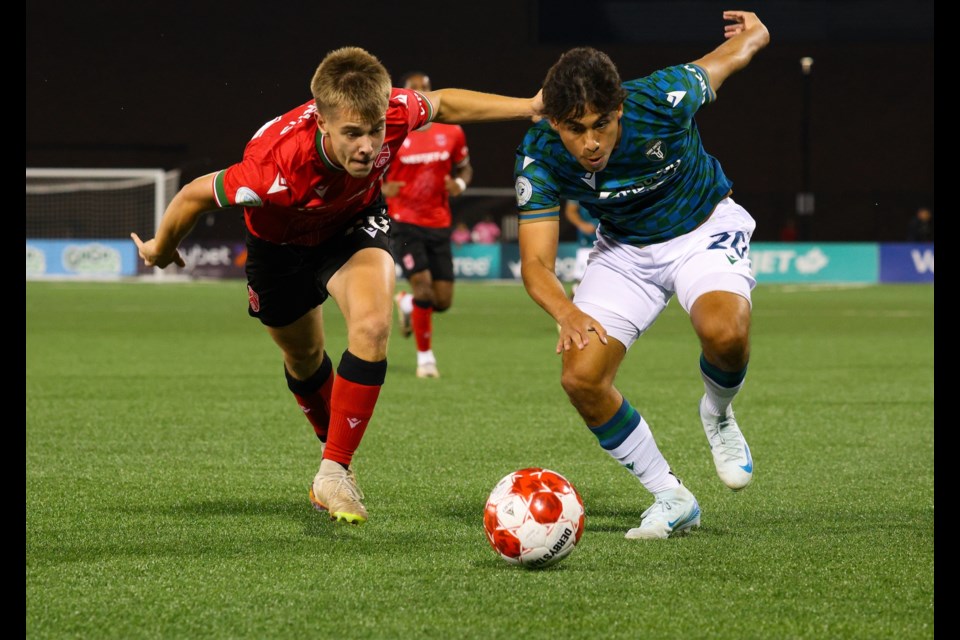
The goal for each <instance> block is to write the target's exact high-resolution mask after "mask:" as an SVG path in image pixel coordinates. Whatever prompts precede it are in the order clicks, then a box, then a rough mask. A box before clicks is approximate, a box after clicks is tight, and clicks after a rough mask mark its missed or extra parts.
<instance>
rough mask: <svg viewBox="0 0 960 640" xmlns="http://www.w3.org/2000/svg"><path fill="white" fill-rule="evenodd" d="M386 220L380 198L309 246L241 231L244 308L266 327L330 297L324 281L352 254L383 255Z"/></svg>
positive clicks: (288, 320)
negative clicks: (378, 251)
mask: <svg viewBox="0 0 960 640" xmlns="http://www.w3.org/2000/svg"><path fill="white" fill-rule="evenodd" d="M389 230H390V218H389V217H388V216H387V212H386V207H385V206H384V204H383V202H382V201H381V202H379V203H375V204H374V205H372V206H370V207H368V208H366V209H364V210H363V211H361V212H360V213H359V214H357V218H356V220H355V221H354V222H353V224H351V225H350V226H348V227H346V228H345V229H344V230H343V231H341V232H339V233H338V234H337V235H335V236H334V237H332V238H330V239H329V240H327V241H326V242H324V243H322V244H319V245H317V246H315V247H304V246H299V245H292V244H275V243H273V242H267V241H266V240H261V239H260V238H257V237H256V236H254V235H252V234H251V233H250V232H249V231H248V232H247V267H246V270H247V293H248V295H249V297H250V303H249V308H248V311H249V313H250V315H251V316H253V317H254V318H259V320H260V322H262V323H263V324H265V325H267V326H268V327H285V326H287V325H288V324H290V323H292V322H294V321H295V320H297V319H299V318H300V317H301V316H303V315H304V314H305V313H307V312H308V311H310V310H311V309H313V308H314V307H316V306H318V305H321V304H323V302H324V301H325V300H326V299H327V298H328V297H329V296H330V293H329V292H328V291H327V282H329V281H330V278H332V277H333V274H335V273H336V272H337V270H339V269H340V267H342V266H343V265H344V264H346V262H347V260H349V259H350V257H351V256H353V254H355V253H357V252H358V251H360V250H361V249H366V248H368V247H376V248H380V249H383V250H384V251H387V252H388V253H389V251H390V245H389V240H388V235H387V234H388V232H389Z"/></svg>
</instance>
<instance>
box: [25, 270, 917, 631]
mask: <svg viewBox="0 0 960 640" xmlns="http://www.w3.org/2000/svg"><path fill="white" fill-rule="evenodd" d="M26 306H27V309H26V412H27V418H26V469H25V475H26V589H25V595H26V635H27V637H29V638H204V639H207V638H296V639H301V638H304V639H305V638H341V637H355V638H400V639H403V638H444V639H446V638H504V639H511V640H512V639H514V638H549V639H555V638H591V639H604V640H606V639H608V638H649V639H653V638H731V639H737V640H745V639H751V638H818V639H819V638H863V639H869V640H873V639H877V638H897V639H903V638H930V637H933V633H934V611H933V603H934V367H933V354H934V335H933V333H934V332H933V329H934V313H933V311H934V289H933V287H932V286H928V285H922V286H908V285H895V286H873V287H859V288H857V287H851V288H843V287H835V288H820V289H818V288H805V287H782V286H781V287H775V286H769V285H768V286H760V287H758V288H757V289H756V290H755V291H754V319H753V352H752V358H751V363H750V368H749V373H748V376H747V381H746V385H745V387H744V390H743V392H742V393H741V395H740V396H739V397H738V398H737V400H736V404H735V406H736V410H737V417H738V420H739V422H740V425H741V427H742V428H743V431H744V433H745V435H746V437H747V440H748V442H749V443H750V447H751V451H752V453H753V456H754V461H755V466H756V470H755V474H754V482H753V484H752V485H750V486H749V487H748V488H747V489H746V490H744V491H742V492H739V493H733V492H731V491H730V490H728V489H726V487H725V486H724V485H723V484H722V483H721V482H720V480H719V479H718V478H717V477H716V473H715V471H714V468H713V463H712V459H711V456H710V453H709V450H708V447H707V442H706V439H705V437H704V435H703V430H702V428H701V426H700V422H699V419H698V415H697V402H698V399H699V397H700V395H701V394H702V382H701V380H700V376H699V373H698V364H697V363H698V356H699V348H698V344H697V340H696V337H695V335H694V333H693V331H692V329H691V328H690V325H689V320H688V319H687V317H686V315H685V314H684V313H683V311H682V310H681V309H680V307H679V305H678V304H677V303H676V301H673V302H672V303H671V304H670V306H669V307H668V309H667V311H666V312H665V313H664V314H663V315H662V316H661V318H660V319H659V320H658V321H657V323H656V324H655V325H654V326H653V328H652V329H651V330H650V331H649V332H648V333H647V334H646V335H645V336H643V337H642V338H641V339H640V340H639V341H638V342H637V344H636V345H635V346H634V347H633V348H632V349H631V351H630V352H629V353H628V355H627V359H626V361H625V363H624V366H623V367H622V369H621V372H620V374H619V377H618V380H617V386H618V388H619V389H620V390H621V391H622V392H623V393H624V395H625V396H626V397H627V398H628V399H629V400H630V401H631V403H632V404H633V405H634V406H635V407H637V409H638V410H639V411H640V412H641V413H642V414H643V415H644V417H645V418H646V419H647V421H648V422H649V423H650V425H651V427H652V429H653V433H654V435H655V437H656V439H657V442H658V444H659V446H660V448H661V450H662V451H663V453H664V455H665V456H666V457H667V460H668V461H669V462H670V463H671V466H672V467H673V470H674V471H675V472H676V474H677V475H678V476H680V477H681V478H682V479H683V481H684V483H685V484H686V485H687V486H688V487H689V488H690V489H691V490H692V491H693V492H694V493H695V494H696V496H697V498H698V500H699V502H700V506H701V507H702V509H703V516H702V526H701V528H700V529H698V530H695V531H694V532H692V533H691V534H689V535H686V536H682V537H679V538H673V539H669V540H664V541H645V540H626V539H625V538H624V537H623V534H624V532H625V531H626V530H627V529H629V528H631V527H635V526H637V524H638V523H639V520H640V513H641V512H642V511H643V510H644V509H646V507H647V506H649V504H650V503H651V502H652V499H651V497H650V495H649V494H648V493H647V492H646V491H645V490H644V489H643V487H642V486H641V485H640V484H639V483H638V482H637V481H636V480H635V479H634V478H633V477H632V476H631V475H630V474H629V473H627V472H626V471H624V470H623V469H622V468H620V467H619V466H618V465H617V464H616V463H615V462H614V461H613V460H611V459H610V458H609V457H608V456H607V454H606V453H604V452H603V451H602V450H601V449H600V447H599V446H598V444H597V442H596V440H595V438H593V436H591V435H590V433H589V432H588V431H587V430H586V428H585V427H584V426H583V424H582V422H581V421H580V420H579V418H578V417H577V415H576V412H575V411H574V409H573V408H572V406H571V405H570V404H569V402H568V401H567V399H566V396H565V394H564V393H563V391H562V389H561V388H560V384H559V373H560V359H559V357H558V356H556V355H555V354H554V347H555V343H556V328H555V324H554V323H553V321H552V320H551V319H550V318H549V317H548V316H547V315H546V314H545V313H544V312H543V311H542V310H540V309H539V308H538V307H537V306H536V305H535V304H534V303H533V302H532V301H531V300H530V299H529V298H528V297H527V296H526V294H525V292H524V291H523V289H522V287H520V286H519V285H515V284H474V283H467V282H461V283H458V284H457V290H456V298H455V301H454V306H453V308H452V309H451V310H450V311H449V312H447V313H446V314H442V315H435V316H434V352H435V353H436V355H437V358H438V363H439V367H440V372H441V377H440V378H439V379H435V380H421V379H417V378H416V377H415V375H414V371H415V365H416V358H415V346H414V344H413V341H412V339H410V340H404V339H403V338H401V337H400V335H399V332H395V333H394V336H393V337H392V338H391V343H390V350H389V358H388V362H389V369H388V374H387V382H386V384H385V386H384V387H383V391H382V393H381V395H380V401H379V403H378V405H377V410H376V413H375V414H374V417H373V420H372V421H371V424H370V427H369V428H368V430H367V433H366V437H365V439H364V441H363V444H362V445H361V447H360V450H359V452H358V454H357V456H356V458H355V459H354V465H355V469H356V471H357V476H358V478H359V481H360V484H361V487H362V488H363V490H364V492H365V493H366V501H365V502H366V505H367V507H368V510H369V512H370V520H369V522H368V523H367V524H365V525H363V526H360V527H354V526H349V525H344V524H337V523H333V522H330V521H329V520H327V519H326V518H325V517H324V516H323V515H321V514H319V513H318V512H316V511H314V510H313V509H312V508H311V506H310V503H309V501H308V498H307V489H308V486H309V484H310V482H311V481H312V478H313V475H314V474H315V473H316V470H317V465H318V464H319V448H318V446H317V443H316V440H315V438H314V436H313V432H312V430H311V428H310V426H309V424H308V423H307V422H306V420H304V418H303V416H302V413H301V411H300V409H299V408H298V407H297V404H296V402H295V401H294V398H293V397H292V395H291V394H290V392H289V391H288V390H287V388H286V383H285V381H284V377H283V368H282V362H281V359H280V354H279V350H278V349H277V348H276V347H275V346H274V344H273V343H272V342H271V340H270V338H269V337H268V335H267V333H266V332H265V331H264V330H263V329H262V328H261V327H260V325H259V323H258V322H257V321H256V320H253V319H251V318H249V317H248V316H247V313H246V292H245V287H244V284H243V283H241V282H237V281H232V282H229V281H228V282H198V283H174V284H156V283H143V282H140V283H50V282H28V283H27V287H26ZM324 310H325V314H326V318H327V322H326V326H327V333H328V336H327V337H328V352H329V353H330V355H331V357H332V358H333V361H334V364H336V363H337V362H338V361H339V358H340V354H341V353H342V352H343V350H344V349H345V347H346V342H345V333H344V330H343V322H342V317H341V316H340V314H339V312H338V310H337V309H336V306H335V305H334V304H333V303H332V302H331V303H328V304H327V305H325V306H324ZM526 466H541V467H548V468H551V469H554V470H556V471H559V472H560V473H562V474H563V475H564V476H566V477H567V478H568V479H569V480H571V481H572V482H573V483H574V485H576V487H577V489H578V490H579V492H580V494H581V495H582V497H583V500H584V504H585V507H586V528H585V532H584V534H583V537H582V539H581V541H580V544H579V545H578V547H577V548H576V549H575V550H574V552H573V553H572V554H571V555H570V556H569V557H567V558H566V559H564V560H563V561H562V562H560V563H559V564H557V565H556V566H554V567H552V568H549V569H546V570H541V571H531V570H527V569H524V568H521V567H514V566H510V565H508V564H507V563H506V562H504V561H503V560H501V559H500V558H499V557H497V556H496V555H495V554H494V552H493V550H492V549H491V548H490V547H489V545H488V544H487V541H486V538H485V536H484V532H483V525H482V519H483V506H484V502H485V500H486V496H487V493H488V492H489V491H490V489H491V488H492V487H493V485H494V484H495V483H496V481H497V480H498V479H499V478H501V477H502V476H503V475H505V474H506V473H508V472H510V471H512V470H515V469H518V468H521V467H526Z"/></svg>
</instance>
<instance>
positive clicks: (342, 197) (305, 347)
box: [131, 47, 542, 523]
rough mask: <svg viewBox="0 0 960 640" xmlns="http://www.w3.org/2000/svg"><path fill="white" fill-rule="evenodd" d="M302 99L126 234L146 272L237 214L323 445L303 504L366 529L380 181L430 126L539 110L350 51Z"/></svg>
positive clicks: (257, 303) (531, 103)
mask: <svg viewBox="0 0 960 640" xmlns="http://www.w3.org/2000/svg"><path fill="white" fill-rule="evenodd" d="M310 89H311V92H312V94H313V100H310V101H309V102H306V103H304V104H301V105H299V106H297V107H295V108H294V109H292V110H290V111H288V112H287V113H285V114H283V115H281V116H278V117H276V118H274V119H273V120H270V121H269V122H267V123H266V124H264V125H263V126H262V127H260V129H259V130H257V132H256V133H255V134H254V135H253V138H252V139H251V140H250V142H249V143H248V144H247V147H246V150H245V151H244V155H243V159H242V160H241V161H240V162H238V163H236V164H234V165H231V166H229V167H227V168H226V169H224V170H222V171H219V172H216V173H212V174H209V175H206V176H202V177H200V178H197V179H196V180H194V181H192V182H190V183H189V184H187V185H186V186H184V187H183V189H181V190H180V192H179V193H178V194H177V195H176V196H175V197H174V198H173V200H172V201H171V202H170V205H169V206H168V207H167V210H166V212H165V213H164V216H163V219H162V220H161V223H160V227H159V229H158V230H157V235H156V237H155V238H152V239H150V240H147V241H146V242H144V241H142V240H141V239H140V238H139V237H137V235H136V234H131V236H132V238H133V240H134V242H135V243H136V245H137V249H138V251H139V253H140V257H141V258H142V259H143V261H144V263H145V264H146V265H147V266H156V267H160V268H163V267H166V266H168V265H170V264H177V265H180V266H184V262H183V257H182V256H181V255H180V252H179V251H178V250H177V247H178V245H179V244H180V242H181V241H182V240H183V239H184V238H185V237H186V236H187V234H188V233H189V232H190V230H191V229H193V227H194V225H195V224H196V222H197V220H198V218H199V217H200V216H201V215H202V214H203V213H204V212H207V211H210V210H213V209H218V208H222V207H229V206H242V207H243V210H244V219H245V222H246V226H247V266H246V271H247V291H248V294H249V313H250V315H251V316H253V317H256V318H258V319H259V320H260V322H261V323H262V324H263V325H264V326H265V327H266V329H267V332H268V333H269V334H270V336H271V338H273V340H274V342H276V344H277V346H279V347H280V350H281V351H282V352H283V362H284V368H285V374H286V378H287V386H288V387H289V389H290V391H291V392H292V393H293V395H294V396H295V397H296V399H297V402H298V403H299V404H300V407H301V408H302V409H303V411H304V413H305V414H306V417H307V419H308V420H309V421H310V423H311V424H312V425H313V429H314V431H315V432H316V435H317V437H318V438H319V439H320V442H321V450H322V454H323V455H322V460H321V462H320V469H319V470H318V472H317V474H316V476H315V477H314V480H313V484H312V485H311V487H310V500H311V502H312V503H313V504H314V506H315V507H317V508H318V509H321V510H324V509H325V510H328V511H329V514H330V517H331V518H332V519H336V520H341V521H346V522H351V523H362V522H364V521H366V519H367V511H366V508H365V507H364V505H363V502H362V500H363V494H362V493H361V492H360V489H359V487H358V486H357V482H356V477H355V476H354V474H353V471H352V469H351V468H350V464H351V462H352V460H353V455H354V452H355V451H356V449H357V447H358V445H359V444H360V440H361V439H362V437H363V434H364V431H365V429H366V427H367V424H368V422H369V420H370V417H371V416H372V415H373V409H374V405H375V404H376V402H377V398H378V397H379V394H380V387H381V385H382V384H383V381H384V376H385V374H386V370H387V361H386V357H387V341H388V338H389V335H390V325H391V315H392V310H393V299H392V297H393V290H394V286H395V284H396V275H395V267H394V261H393V256H392V255H391V253H390V249H389V244H388V239H387V231H388V229H389V218H388V217H387V215H386V206H385V204H384V201H383V198H382V196H381V193H380V184H381V180H382V177H383V173H384V172H385V171H386V169H387V166H388V164H389V163H390V161H391V159H392V158H394V157H395V156H396V154H397V153H399V151H400V146H401V145H402V144H403V141H404V139H405V138H406V136H407V134H408V133H409V132H411V131H413V130H414V129H419V128H421V127H423V126H424V125H426V124H427V123H429V122H431V121H437V122H482V121H495V120H515V119H527V118H533V117H535V116H536V115H537V114H538V112H539V109H540V107H541V106H542V101H541V100H540V97H539V95H538V96H536V97H534V98H532V99H520V98H508V97H505V96H497V95H493V94H486V93H478V92H475V91H466V90H462V89H445V90H441V91H432V92H423V93H421V92H418V91H413V90H410V89H394V88H392V87H391V82H390V75H389V74H388V73H387V70H386V69H385V68H384V67H383V65H382V64H381V63H380V61H379V60H377V58H375V57H374V56H372V55H371V54H369V53H368V52H366V51H364V50H363V49H360V48H357V47H344V48H342V49H337V50H335V51H332V52H330V53H329V54H327V56H326V57H325V58H324V59H323V61H322V62H321V63H320V66H319V67H317V70H316V73H315V74H314V76H313V80H312V81H311V83H310ZM328 296H329V297H332V298H333V299H334V300H335V301H336V303H337V305H338V306H339V308H340V310H341V311H342V312H343V316H344V319H345V321H346V326H347V349H346V351H344V353H343V355H342V356H341V358H340V362H339V364H338V366H337V370H336V374H334V372H333V364H332V362H331V360H330V357H329V356H328V355H327V353H326V351H325V350H324V332H323V315H322V311H321V305H322V304H323V302H324V301H325V300H326V299H327V297H328ZM323 443H325V444H326V446H325V447H324V446H323Z"/></svg>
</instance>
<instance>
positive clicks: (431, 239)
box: [390, 221, 453, 281]
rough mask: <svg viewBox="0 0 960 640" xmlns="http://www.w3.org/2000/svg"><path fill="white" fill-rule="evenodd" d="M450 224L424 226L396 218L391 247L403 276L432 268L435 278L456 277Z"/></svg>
mask: <svg viewBox="0 0 960 640" xmlns="http://www.w3.org/2000/svg"><path fill="white" fill-rule="evenodd" d="M451 232H452V230H451V229H450V227H443V228H434V227H421V226H418V225H415V224H405V223H403V222H396V221H393V222H391V223H390V248H391V249H392V250H393V258H394V260H396V261H397V264H398V265H400V268H401V269H402V270H403V277H404V278H408V279H409V278H410V274H412V273H418V272H420V271H425V270H427V269H429V270H430V275H431V276H432V277H433V279H434V280H451V281H452V280H453V253H452V251H451V248H450V234H451Z"/></svg>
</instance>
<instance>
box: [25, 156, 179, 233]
mask: <svg viewBox="0 0 960 640" xmlns="http://www.w3.org/2000/svg"><path fill="white" fill-rule="evenodd" d="M179 185H180V172H179V171H164V170H162V169H30V168H28V169H27V204H26V207H27V210H26V231H27V238H34V239H62V240H85V239H104V240H106V239H129V238H130V233H131V232H135V233H137V234H139V235H140V237H142V238H152V237H153V235H154V232H155V231H156V228H157V225H158V223H159V221H160V218H161V217H162V216H163V212H164V210H165V209H166V207H167V204H169V202H170V200H171V199H172V198H173V196H174V195H175V194H176V192H177V190H178V189H179Z"/></svg>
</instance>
